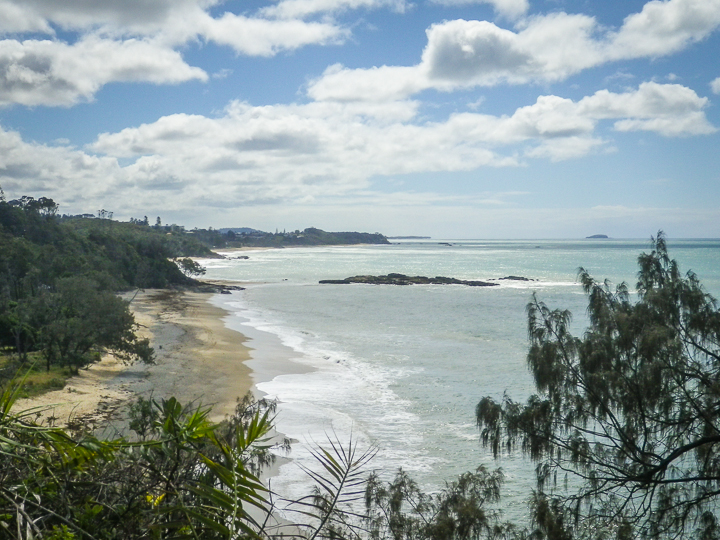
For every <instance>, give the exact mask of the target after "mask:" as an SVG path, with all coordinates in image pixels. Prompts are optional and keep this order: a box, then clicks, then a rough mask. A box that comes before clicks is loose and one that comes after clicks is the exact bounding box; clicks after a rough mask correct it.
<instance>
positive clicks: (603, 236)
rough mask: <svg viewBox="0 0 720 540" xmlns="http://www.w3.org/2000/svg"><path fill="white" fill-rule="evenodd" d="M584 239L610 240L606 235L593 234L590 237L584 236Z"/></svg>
mask: <svg viewBox="0 0 720 540" xmlns="http://www.w3.org/2000/svg"><path fill="white" fill-rule="evenodd" d="M585 238H610V237H609V236H608V235H607V234H593V235H592V236H586V237H585Z"/></svg>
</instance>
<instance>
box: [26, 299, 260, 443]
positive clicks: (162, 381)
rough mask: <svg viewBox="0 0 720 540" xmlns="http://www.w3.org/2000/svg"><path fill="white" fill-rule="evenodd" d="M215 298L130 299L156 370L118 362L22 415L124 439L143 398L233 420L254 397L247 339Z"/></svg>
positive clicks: (109, 360) (95, 367)
mask: <svg viewBox="0 0 720 540" xmlns="http://www.w3.org/2000/svg"><path fill="white" fill-rule="evenodd" d="M215 296H216V293H212V292H190V291H173V290H166V289H155V290H146V291H141V292H139V293H137V294H135V293H128V294H126V295H125V297H126V299H127V300H130V301H131V302H130V309H131V311H132V312H133V314H134V316H135V320H136V322H137V323H138V324H139V326H140V328H139V330H138V332H137V334H138V336H139V337H141V338H145V337H147V338H149V339H150V345H151V346H152V347H153V348H154V349H155V363H154V364H142V363H133V364H125V363H123V362H122V361H120V360H118V359H116V358H115V357H114V356H113V355H111V354H107V355H105V356H104V357H103V358H102V360H101V361H100V362H97V363H95V364H92V365H90V366H89V367H88V368H86V369H82V370H81V371H80V374H79V375H77V376H74V377H71V378H70V379H68V381H67V384H66V385H65V387H64V388H63V389H62V390H54V391H51V392H47V393H45V394H42V395H40V396H37V397H34V398H28V399H21V400H18V401H17V403H16V404H15V406H14V407H13V408H14V409H15V410H25V409H30V408H42V409H44V411H43V412H42V414H40V415H38V420H39V421H41V422H46V423H51V424H56V425H66V426H68V427H70V428H73V427H80V426H84V427H90V428H91V429H93V430H97V431H99V432H100V433H101V434H102V435H110V434H111V433H113V432H114V433H117V432H122V431H123V430H124V428H125V427H126V425H127V412H128V409H129V405H130V404H131V403H132V402H133V401H134V400H135V399H136V398H137V397H138V396H142V397H145V398H149V397H152V398H154V399H163V398H168V397H170V396H175V397H176V398H177V399H178V400H179V401H180V402H181V403H182V404H183V405H186V404H188V403H191V402H192V403H196V404H198V405H203V406H210V407H212V412H211V415H210V419H211V420H212V421H214V422H217V421H220V420H222V419H223V418H225V417H226V416H227V415H230V414H232V413H233V411H234V409H235V405H236V402H237V400H238V399H239V398H240V399H241V398H242V397H243V396H244V395H245V394H247V392H250V391H253V392H255V393H256V390H255V380H254V377H253V374H252V370H251V368H250V367H249V366H248V365H246V363H247V361H249V360H251V358H252V356H251V351H252V350H253V349H252V348H251V347H250V346H248V345H247V343H246V342H247V341H248V338H247V337H246V336H245V335H243V333H241V332H239V331H237V330H234V329H231V328H229V327H228V325H227V324H226V322H225V321H226V319H227V318H228V317H229V316H230V315H231V312H229V311H228V310H226V309H224V308H223V307H221V306H219V305H217V303H215V302H213V301H212V298H213V297H215Z"/></svg>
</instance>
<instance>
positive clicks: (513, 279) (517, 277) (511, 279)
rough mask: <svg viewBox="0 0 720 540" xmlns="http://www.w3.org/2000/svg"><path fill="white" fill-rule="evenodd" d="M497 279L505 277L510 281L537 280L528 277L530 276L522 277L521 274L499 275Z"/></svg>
mask: <svg viewBox="0 0 720 540" xmlns="http://www.w3.org/2000/svg"><path fill="white" fill-rule="evenodd" d="M499 279H507V280H510V281H537V280H535V279H530V278H526V277H522V276H505V277H501V278H499Z"/></svg>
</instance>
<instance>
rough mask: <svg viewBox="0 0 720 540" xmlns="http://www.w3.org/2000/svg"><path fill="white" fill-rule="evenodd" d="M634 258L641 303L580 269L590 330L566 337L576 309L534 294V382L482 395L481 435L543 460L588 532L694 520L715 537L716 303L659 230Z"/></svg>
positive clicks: (551, 510)
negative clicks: (529, 392)
mask: <svg viewBox="0 0 720 540" xmlns="http://www.w3.org/2000/svg"><path fill="white" fill-rule="evenodd" d="M638 263H639V267H640V270H639V273H638V284H637V301H636V302H633V301H631V298H632V296H633V295H632V294H631V293H630V291H629V289H628V287H627V285H625V284H621V285H619V286H618V287H617V288H616V289H615V290H612V289H611V287H610V284H609V283H607V282H604V283H598V282H596V281H595V280H593V279H592V278H591V277H590V275H589V274H588V273H587V272H586V271H585V270H583V269H580V271H579V279H580V281H581V283H582V286H583V289H584V290H585V293H586V294H587V297H588V316H589V320H590V327H589V328H588V329H587V330H586V332H585V334H584V335H583V337H582V338H577V337H575V336H573V335H571V333H570V331H569V321H570V313H569V312H567V311H562V310H551V309H550V308H548V307H547V306H546V305H545V304H543V303H542V302H540V301H538V300H537V299H536V298H533V301H532V302H531V303H530V304H529V305H528V319H529V323H528V332H529V336H530V350H529V353H528V365H529V368H530V371H531V373H532V375H533V378H534V380H535V384H536V387H537V390H538V394H537V395H535V396H532V397H531V398H530V399H529V400H528V402H527V403H526V404H525V405H521V404H518V403H515V402H513V401H512V400H510V399H509V398H507V397H506V398H505V400H504V401H503V402H502V403H496V402H495V401H493V400H492V399H490V398H484V399H483V400H482V401H481V402H480V403H479V404H478V407H477V421H478V425H479V426H480V428H481V438H482V441H483V443H484V444H485V445H487V446H489V447H491V448H492V449H493V450H494V452H495V453H496V454H498V453H499V452H500V451H501V450H502V449H503V448H508V449H510V450H512V449H514V448H517V447H519V449H521V450H522V451H523V452H525V453H527V454H528V455H529V456H530V457H531V458H532V459H534V460H536V461H538V462H539V466H538V469H537V471H538V487H539V488H540V489H541V490H546V491H549V493H550V494H551V497H552V498H554V499H556V500H557V501H559V502H560V503H562V504H559V505H556V506H555V507H552V505H550V506H548V505H545V506H544V509H545V510H544V513H545V514H546V516H547V515H555V516H556V517H555V520H556V521H558V520H561V521H563V523H564V525H563V527H564V528H565V529H566V530H567V531H570V532H572V533H573V534H574V535H575V536H589V537H593V535H592V534H590V533H588V532H587V531H589V530H595V529H594V527H591V526H589V525H588V522H590V521H592V522H593V523H595V524H600V525H606V526H609V525H608V524H611V523H612V524H614V525H613V527H611V529H610V530H613V528H614V529H616V530H617V534H618V536H621V533H622V536H624V537H648V538H665V537H676V536H678V535H679V536H682V535H685V534H688V532H689V531H692V530H694V529H698V530H700V531H702V535H703V536H705V537H707V538H716V537H717V526H716V524H715V517H716V515H717V514H716V512H717V511H718V500H719V499H718V495H720V409H719V408H718V403H720V384H719V383H718V381H720V312H719V311H718V307H717V304H716V301H715V299H713V298H712V297H711V296H710V295H708V294H707V293H706V292H705V291H704V290H703V288H702V286H701V285H700V282H699V280H698V278H697V277H696V276H695V275H694V274H693V273H692V272H688V273H687V274H686V275H682V274H681V273H680V270H679V267H678V264H677V263H676V262H675V261H674V260H671V259H670V257H669V256H668V253H667V246H666V243H665V238H664V236H663V234H662V233H659V234H658V237H657V238H656V239H654V240H653V250H652V251H651V252H650V253H649V254H643V255H641V256H640V257H639V259H638ZM558 473H559V474H560V475H561V478H562V477H563V476H564V475H565V474H570V478H569V481H568V485H569V486H571V487H569V488H566V487H565V485H563V484H561V483H558V482H557V476H558ZM575 488H577V489H575ZM563 516H564V517H563ZM710 517H713V519H710ZM545 522H548V521H547V520H545ZM618 523H622V526H618V525H617V524H618ZM606 530H607V529H606ZM713 531H714V532H713ZM568 534H570V533H569V532H568ZM575 536H573V537H575ZM544 537H547V538H552V537H554V535H553V534H550V533H547V534H546V535H545V536H544ZM568 537H570V536H568Z"/></svg>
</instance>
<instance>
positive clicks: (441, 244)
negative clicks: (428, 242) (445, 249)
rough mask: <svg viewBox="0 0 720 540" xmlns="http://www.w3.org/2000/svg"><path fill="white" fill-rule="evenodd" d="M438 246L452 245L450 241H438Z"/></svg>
mask: <svg viewBox="0 0 720 540" xmlns="http://www.w3.org/2000/svg"><path fill="white" fill-rule="evenodd" d="M438 246H452V244H451V243H450V242H438Z"/></svg>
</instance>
